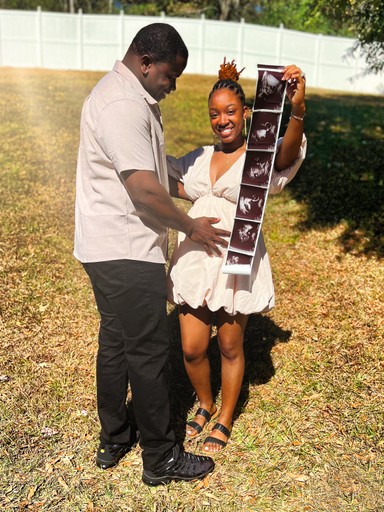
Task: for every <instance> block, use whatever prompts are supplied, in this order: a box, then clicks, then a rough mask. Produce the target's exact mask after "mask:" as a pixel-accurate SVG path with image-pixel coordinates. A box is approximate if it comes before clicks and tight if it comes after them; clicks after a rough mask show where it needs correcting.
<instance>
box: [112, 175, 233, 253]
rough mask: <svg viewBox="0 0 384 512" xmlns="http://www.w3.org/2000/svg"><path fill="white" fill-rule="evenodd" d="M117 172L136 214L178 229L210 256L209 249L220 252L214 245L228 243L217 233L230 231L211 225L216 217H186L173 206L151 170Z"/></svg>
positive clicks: (224, 245)
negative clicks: (119, 173)
mask: <svg viewBox="0 0 384 512" xmlns="http://www.w3.org/2000/svg"><path fill="white" fill-rule="evenodd" d="M121 174H122V178H123V180H124V184H125V187H126V189H127V191H128V193H129V195H130V196H131V199H132V201H133V203H134V204H135V206H136V208H137V211H138V213H139V214H140V213H141V214H144V215H145V216H149V217H150V218H152V219H153V221H154V222H156V223H157V224H159V223H160V224H162V225H163V226H167V227H168V228H173V229H177V230H178V231H182V232H183V233H185V234H186V235H187V236H188V237H189V238H190V239H191V240H193V241H194V242H197V243H199V244H201V245H202V246H203V247H204V249H205V251H206V252H207V254H209V255H210V256H211V255H212V251H214V252H216V253H217V254H219V255H221V251H220V249H219V247H217V246H218V245H222V246H223V247H227V245H228V242H227V241H226V240H224V239H223V238H221V236H229V235H230V233H228V231H225V230H223V229H218V228H215V227H213V226H212V224H215V223H216V222H219V221H220V219H217V218H208V217H200V218H198V219H193V218H192V217H189V215H187V214H186V213H185V212H184V211H183V210H181V209H179V208H177V207H176V205H175V203H174V202H173V201H172V199H171V197H170V195H169V194H168V192H167V191H166V190H165V188H164V187H163V186H162V185H161V184H160V183H159V181H158V179H157V177H156V175H155V173H154V172H152V171H129V172H127V171H124V172H122V173H121Z"/></svg>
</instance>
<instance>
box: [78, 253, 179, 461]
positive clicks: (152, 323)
mask: <svg viewBox="0 0 384 512" xmlns="http://www.w3.org/2000/svg"><path fill="white" fill-rule="evenodd" d="M83 266H84V268H85V270H86V272H87V274H88V276H89V278H90V280H91V283H92V286H93V291H94V294H95V299H96V303H97V307H98V310H99V313H100V317H101V319H100V330H99V350H98V354H97V365H96V381H97V406H98V413H99V418H100V423H101V434H100V439H101V441H102V442H106V443H110V444H112V443H121V444H124V443H131V442H132V428H131V427H132V425H131V420H130V417H129V415H128V411H127V405H126V402H127V391H128V383H129V385H130V387H131V393H132V399H133V409H134V414H135V419H136V422H137V426H138V428H139V430H140V446H141V447H142V449H143V453H142V456H143V466H144V468H145V469H148V470H153V469H154V468H155V467H156V465H158V464H159V463H161V462H163V461H164V460H165V459H166V458H167V456H168V455H169V454H170V453H171V450H172V447H173V446H174V445H175V435H174V432H173V431H172V430H170V410H169V397H168V385H167V381H166V375H165V369H166V364H167V360H168V353H169V327H168V318H167V312H166V281H165V268H164V265H162V264H157V263H148V262H142V261H134V260H115V261H106V262H97V263H85V264H83Z"/></svg>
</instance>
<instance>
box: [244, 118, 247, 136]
mask: <svg viewBox="0 0 384 512" xmlns="http://www.w3.org/2000/svg"><path fill="white" fill-rule="evenodd" d="M247 131H248V130H247V118H245V119H244V138H245V139H246V138H247Z"/></svg>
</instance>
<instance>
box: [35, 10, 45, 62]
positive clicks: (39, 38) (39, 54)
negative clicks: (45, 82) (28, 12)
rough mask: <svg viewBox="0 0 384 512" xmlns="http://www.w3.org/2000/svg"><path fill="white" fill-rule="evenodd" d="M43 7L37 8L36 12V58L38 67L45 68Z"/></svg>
mask: <svg viewBox="0 0 384 512" xmlns="http://www.w3.org/2000/svg"><path fill="white" fill-rule="evenodd" d="M41 18H42V14H41V7H40V6H38V7H37V11H36V58H37V67H39V68H42V67H43V26H42V19H41Z"/></svg>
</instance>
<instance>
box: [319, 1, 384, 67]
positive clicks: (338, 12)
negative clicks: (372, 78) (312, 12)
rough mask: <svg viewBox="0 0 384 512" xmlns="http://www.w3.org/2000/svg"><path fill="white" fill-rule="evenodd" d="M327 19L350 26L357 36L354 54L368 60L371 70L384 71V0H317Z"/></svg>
mask: <svg viewBox="0 0 384 512" xmlns="http://www.w3.org/2000/svg"><path fill="white" fill-rule="evenodd" d="M314 4H316V7H317V9H318V10H319V11H320V12H322V13H324V14H325V15H326V16H327V17H330V18H334V19H335V20H337V21H338V22H339V23H340V24H345V25H347V26H348V27H349V29H350V30H351V32H352V33H354V34H355V35H356V37H357V39H358V40H357V42H356V44H355V45H354V46H353V48H352V52H360V53H361V54H362V55H364V56H365V57H366V60H367V64H368V71H371V72H373V73H379V72H382V71H383V69H384V2H383V0H333V1H332V2H329V1H328V0H314Z"/></svg>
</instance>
